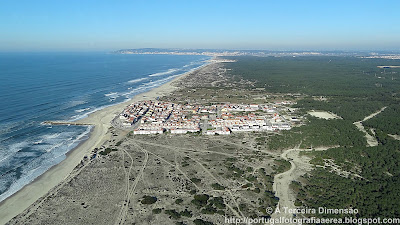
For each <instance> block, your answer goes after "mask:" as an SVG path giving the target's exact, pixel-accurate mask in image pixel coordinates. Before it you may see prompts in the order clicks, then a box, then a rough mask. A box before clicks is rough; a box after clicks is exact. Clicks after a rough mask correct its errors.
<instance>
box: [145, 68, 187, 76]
mask: <svg viewBox="0 0 400 225" xmlns="http://www.w3.org/2000/svg"><path fill="white" fill-rule="evenodd" d="M179 70H181V69H178V68H173V69H169V70H167V71H165V72H159V73H154V74H150V75H149V77H158V76H163V75H167V74H171V73H174V72H176V71H179Z"/></svg>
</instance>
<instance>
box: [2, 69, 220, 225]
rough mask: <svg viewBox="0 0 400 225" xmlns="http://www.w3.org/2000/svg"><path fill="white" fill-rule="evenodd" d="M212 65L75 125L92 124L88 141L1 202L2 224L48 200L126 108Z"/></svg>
mask: <svg viewBox="0 0 400 225" xmlns="http://www.w3.org/2000/svg"><path fill="white" fill-rule="evenodd" d="M211 64H213V62H211V61H209V62H208V63H206V64H204V65H202V66H200V67H199V68H197V69H195V70H193V71H189V72H186V73H183V74H181V75H179V76H177V77H175V78H174V79H172V80H170V81H168V82H167V83H164V84H162V85H161V86H158V87H156V88H153V89H151V90H149V91H147V92H144V93H140V94H138V95H135V96H134V97H133V98H131V99H130V100H128V101H125V102H121V103H118V104H115V105H111V106H108V107H106V108H104V109H101V110H98V111H95V112H93V113H91V114H89V115H88V116H87V117H85V118H82V119H79V120H77V121H74V122H78V123H86V124H91V125H92V126H93V127H92V129H91V131H90V132H89V134H88V135H89V138H88V139H86V140H84V141H82V142H81V143H79V144H78V145H77V146H76V147H75V148H73V149H71V150H70V151H69V152H68V153H66V158H65V159H64V160H63V161H62V162H60V163H59V164H56V165H54V166H52V167H51V168H50V169H48V170H47V171H46V172H44V173H43V174H41V175H40V176H39V177H37V178H35V179H34V180H33V181H32V182H30V183H29V184H27V185H25V186H24V187H23V188H21V189H20V190H18V191H17V192H16V193H14V194H12V195H11V196H9V197H8V198H6V199H4V200H3V201H2V202H0V224H5V223H7V222H8V221H10V220H11V219H12V218H14V217H15V216H17V215H19V214H20V213H22V212H23V211H25V210H26V209H28V208H29V207H30V206H31V205H32V204H33V203H35V202H36V201H37V200H39V199H40V198H42V197H44V196H46V194H47V193H49V192H50V191H51V190H52V189H53V188H56V187H57V186H58V185H60V184H61V183H62V182H63V181H65V180H66V179H67V178H68V177H69V175H70V174H71V173H72V172H73V170H74V168H75V167H76V166H77V165H79V163H80V162H81V160H82V159H83V157H84V156H85V155H88V154H90V152H91V151H92V150H93V149H94V148H96V147H100V146H101V145H102V144H103V143H104V142H105V141H107V140H108V139H109V136H108V135H107V132H108V129H109V128H110V127H112V126H111V121H112V120H113V119H114V118H115V116H117V115H118V114H119V113H120V112H121V111H122V110H123V109H124V108H126V107H127V106H128V105H130V104H131V103H133V102H137V101H141V100H154V99H156V98H157V97H161V96H165V95H167V94H170V93H172V92H173V91H174V90H176V89H178V88H179V87H175V86H173V85H172V83H174V82H175V81H178V80H180V79H183V78H185V77H186V76H188V75H189V74H192V73H195V72H197V71H199V70H201V69H203V68H205V67H207V66H209V65H211Z"/></svg>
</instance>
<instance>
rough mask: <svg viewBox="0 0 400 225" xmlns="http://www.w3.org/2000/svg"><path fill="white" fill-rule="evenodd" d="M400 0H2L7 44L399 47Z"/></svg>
mask: <svg viewBox="0 0 400 225" xmlns="http://www.w3.org/2000/svg"><path fill="white" fill-rule="evenodd" d="M399 9H400V1H398V0H392V1H389V0H387V1H385V0H380V1H378V0H375V1H368V0H363V1H358V0H352V1H351V0H318V1H311V0H310V1H306V0H302V1H300V0H291V1H289V0H275V1H270V0H263V1H261V0H260V1H256V0H249V1H244V0H242V1H235V0H230V1H228V0H227V1H222V0H219V1H216V0H214V1H209V0H201V1H200V0H198V1H189V0H186V1H183V0H182V1H174V0H168V1H167V0H165V1H151V0H146V1H133V0H131V1H124V0H115V1H111V0H109V1H105V0H95V1H92V0H79V1H75V0H68V1H61V0H60V1H57V0H51V1H50V0H48V1H45V0H34V1H32V0H1V1H0V51H14V50H15V51H21V50H29V51H36V50H38V51H41V50H45V51H47V50H51V51H52V50H54V51H58V50H60V51H65V50H67V51H68V50H71V51H76V50H83V51H90V50H100V51H103V50H106V51H108V50H117V49H121V48H142V47H160V48H175V47H176V48H227V49H272V50H294V49H316V50H318V49H320V50H324V49H373V50H379V49H385V50H388V49H396V50H399V49H400V13H399Z"/></svg>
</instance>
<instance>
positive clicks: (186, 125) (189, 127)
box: [119, 100, 298, 135]
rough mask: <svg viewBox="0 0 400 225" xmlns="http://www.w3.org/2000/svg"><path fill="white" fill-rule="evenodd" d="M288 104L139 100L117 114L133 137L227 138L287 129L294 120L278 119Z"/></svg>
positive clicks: (292, 118) (287, 107)
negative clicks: (183, 135) (245, 132)
mask: <svg viewBox="0 0 400 225" xmlns="http://www.w3.org/2000/svg"><path fill="white" fill-rule="evenodd" d="M292 104H293V103H292V102H290V101H282V102H275V103H271V104H262V105H261V104H260V105H259V104H249V105H245V104H230V103H226V104H216V105H199V104H185V105H182V104H176V103H171V102H162V101H150V100H149V101H140V102H136V103H133V104H131V105H129V106H128V107H127V108H126V109H125V110H124V111H123V112H122V113H121V114H120V115H119V120H120V122H121V123H120V124H122V126H123V127H124V128H128V129H133V133H134V134H162V133H165V132H168V133H171V134H186V133H196V132H197V133H202V134H204V135H229V134H231V133H232V132H243V131H279V130H290V129H291V127H292V123H293V122H296V121H298V119H297V118H296V117H292V116H290V115H289V116H288V115H287V113H285V116H281V115H280V112H282V111H286V112H288V111H289V112H290V105H292Z"/></svg>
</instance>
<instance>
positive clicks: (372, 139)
mask: <svg viewBox="0 0 400 225" xmlns="http://www.w3.org/2000/svg"><path fill="white" fill-rule="evenodd" d="M385 109H386V106H385V107H383V108H382V109H380V110H379V111H377V112H374V113H372V114H371V115H369V116H366V117H365V118H364V119H363V120H361V121H357V122H354V123H353V124H354V125H355V126H356V127H357V129H358V130H359V131H361V132H363V133H364V134H365V138H366V139H367V146H369V147H372V146H377V145H378V141H377V140H376V138H375V137H374V136H372V135H371V134H369V133H368V132H367V131H366V130H365V127H364V126H363V125H362V122H364V121H367V120H369V119H371V118H373V117H374V116H376V115H378V114H379V113H381V112H383V110H385Z"/></svg>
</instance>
